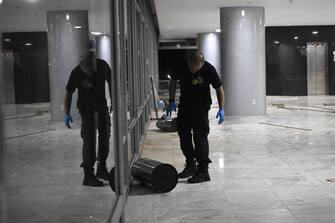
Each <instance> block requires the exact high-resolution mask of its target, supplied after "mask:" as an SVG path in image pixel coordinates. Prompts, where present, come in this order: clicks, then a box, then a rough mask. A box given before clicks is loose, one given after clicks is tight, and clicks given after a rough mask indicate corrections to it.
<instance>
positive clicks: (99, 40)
mask: <svg viewBox="0 0 335 223" xmlns="http://www.w3.org/2000/svg"><path fill="white" fill-rule="evenodd" d="M95 46H96V50H95V52H96V53H95V57H96V58H97V59H102V60H104V61H106V62H107V64H108V65H109V67H110V68H111V61H112V56H111V37H110V36H109V35H98V36H96V37H95ZM105 95H106V99H107V104H108V107H110V106H111V95H110V92H109V90H108V84H107V83H105Z"/></svg>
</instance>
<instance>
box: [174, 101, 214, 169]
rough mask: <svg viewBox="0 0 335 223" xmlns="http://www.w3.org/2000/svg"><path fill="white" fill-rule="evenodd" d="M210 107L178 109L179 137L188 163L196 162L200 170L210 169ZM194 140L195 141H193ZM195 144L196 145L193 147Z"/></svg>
mask: <svg viewBox="0 0 335 223" xmlns="http://www.w3.org/2000/svg"><path fill="white" fill-rule="evenodd" d="M208 111H209V107H204V108H184V107H182V106H179V109H178V118H177V124H178V135H179V138H180V147H181V150H182V151H183V154H184V156H185V157H186V163H192V162H194V160H196V161H197V162H198V164H199V168H200V169H201V168H203V169H205V170H207V169H208V164H209V163H211V160H210V159H209V145H208V134H209V120H208ZM192 140H193V141H192ZM193 143H194V145H193Z"/></svg>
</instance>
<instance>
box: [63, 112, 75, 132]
mask: <svg viewBox="0 0 335 223" xmlns="http://www.w3.org/2000/svg"><path fill="white" fill-rule="evenodd" d="M64 122H65V125H66V127H68V128H69V129H70V128H71V125H70V122H71V123H73V120H72V117H71V115H70V114H65V116H64Z"/></svg>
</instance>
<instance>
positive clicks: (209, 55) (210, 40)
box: [197, 33, 221, 74]
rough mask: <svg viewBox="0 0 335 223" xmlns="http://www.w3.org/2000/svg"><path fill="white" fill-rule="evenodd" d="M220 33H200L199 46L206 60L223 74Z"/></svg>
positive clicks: (198, 37)
mask: <svg viewBox="0 0 335 223" xmlns="http://www.w3.org/2000/svg"><path fill="white" fill-rule="evenodd" d="M220 41H221V40H220V33H198V35H197V46H198V49H199V51H200V52H202V53H203V55H204V57H205V60H207V61H208V62H209V63H211V64H212V65H213V66H214V67H215V68H216V70H217V72H218V73H219V74H220V73H221V56H220V55H221V52H220Z"/></svg>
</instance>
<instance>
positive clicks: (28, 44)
mask: <svg viewBox="0 0 335 223" xmlns="http://www.w3.org/2000/svg"><path fill="white" fill-rule="evenodd" d="M24 45H25V46H31V45H33V44H31V43H25V44H24Z"/></svg>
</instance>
